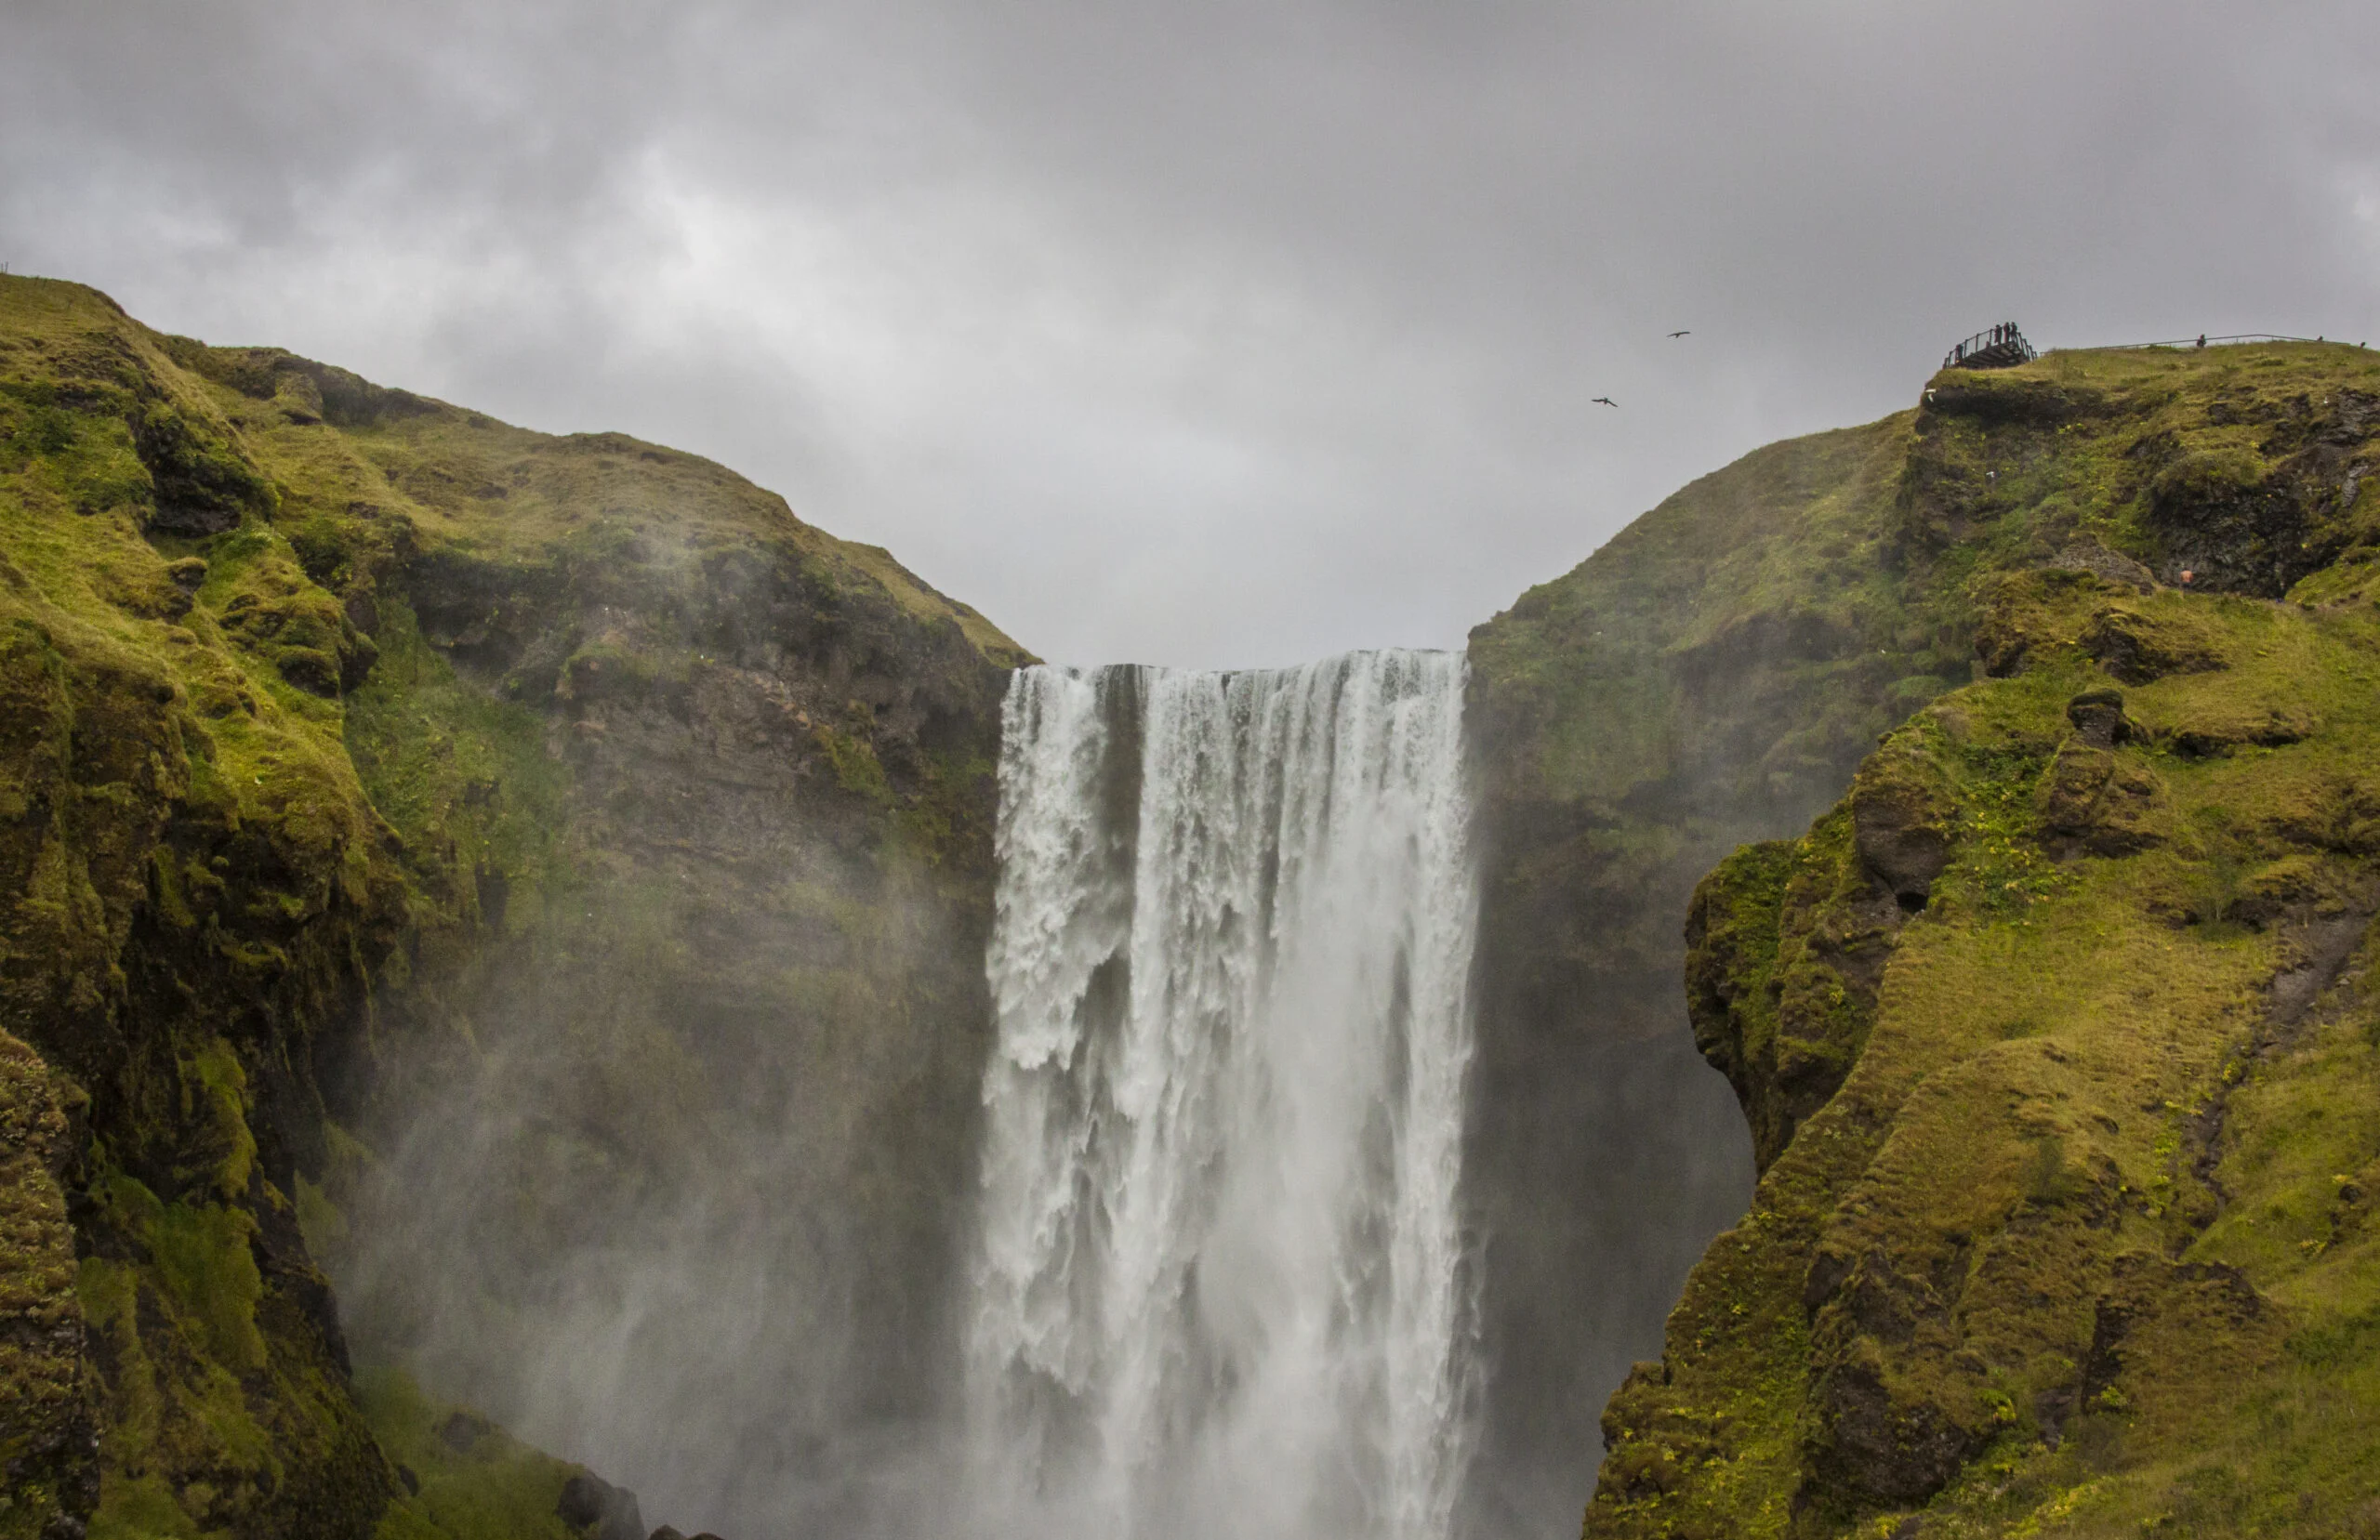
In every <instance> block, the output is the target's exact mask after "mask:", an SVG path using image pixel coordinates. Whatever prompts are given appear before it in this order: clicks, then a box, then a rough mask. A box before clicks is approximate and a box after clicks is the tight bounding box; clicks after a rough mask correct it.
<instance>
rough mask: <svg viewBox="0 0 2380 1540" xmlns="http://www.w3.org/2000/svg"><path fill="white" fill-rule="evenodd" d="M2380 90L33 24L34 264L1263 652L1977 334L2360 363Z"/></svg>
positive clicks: (1828, 410) (1422, 587)
mask: <svg viewBox="0 0 2380 1540" xmlns="http://www.w3.org/2000/svg"><path fill="white" fill-rule="evenodd" d="M2375 75H2380V17H2375V16H2374V15H2373V13H2371V11H2370V8H2369V7H2351V6H2347V5H2330V4H2307V5H2303V6H2294V7H2286V8H2258V9H2256V10H2253V11H2252V10H2250V9H2248V8H2246V7H2226V6H2221V5H2215V4H2199V5H2185V4H2167V3H2151V0H2137V3H2126V4H2097V5H2081V6H2076V5H2051V4H2016V5H2003V6H1998V7H1986V8H1981V9H1978V8H1976V7H1949V6H1945V5H1933V4H1919V5H1884V4H1881V3H1875V0H1863V3H1853V0H1821V3H1813V4H1805V5H1798V6H1792V7H1781V6H1774V5H1752V4H1731V5H1716V4H1711V5H1684V6H1665V7H1635V6H1617V5H1606V6H1589V5H1568V6H1555V5H1549V4H1539V3H1525V0H1482V3H1474V4H1471V5H1466V6H1462V7H1452V6H1445V5H1435V6H1424V5H1420V4H1414V3H1410V0H1373V3H1370V4H1361V5H1358V4H1355V3H1352V0H1328V3H1321V4H1310V5H1304V6H1300V7H1280V6H1277V5H1273V6H1265V5H1257V4H1253V3H1250V0H1214V3H1209V4H1204V5H1199V6H1190V7H1185V6H1180V5H1171V6H1168V5H1157V4H1154V3H1146V0H1134V3H1125V4H1116V3H1110V4H1105V5H1091V4H1086V3H1081V0H1017V3H1013V4H1005V5H1001V6H997V7H969V6H960V5H957V4H951V3H949V0H873V3H870V4H859V3H857V0H830V3H825V4H816V5H811V6H804V7H780V6H769V5H761V4H757V3H755V4H750V5H743V4H727V3H713V4H693V5H679V6H671V7H658V6H643V7H641V6H629V5H625V4H572V5H565V4H560V3H552V0H522V3H516V4H511V5H506V6H499V7H489V6H467V5H462V4H454V3H447V0H434V3H417V4H412V5H407V6H403V7H387V6H381V7H366V6H362V5H356V4H328V5H323V6H317V7H307V8H304V9H299V8H298V7H284V6H269V5H264V4H258V3H249V4H236V3H234V4H218V5H214V6H209V7H186V6H176V5H169V4H164V3H161V0H160V3H148V4H132V3H123V0H84V3H71V0H18V3H17V4H15V5H13V6H11V7H8V8H7V11H6V13H5V14H0V259H7V260H8V261H10V262H12V263H13V264H14V265H15V266H16V267H17V268H18V270H36V271H46V272H51V273H55V274H58V275H60V276H68V277H74V278H79V279H83V280H86V281H87V282H91V283H97V284H99V285H100V286H101V287H104V288H106V289H108V290H110V291H111V292H112V293H113V294H114V295H115V296H117V297H118V298H119V299H120V300H122V301H123V302H124V303H125V304H126V306H127V307H128V308H130V309H132V310H133V311H134V312H135V313H136V314H139V315H140V316H142V317H143V318H144V319H146V320H148V321H150V322H152V323H153V324H157V325H161V326H165V327H167V328H170V329H175V330H180V331H186V332H191V333H193V334H195V335H199V336H206V337H208V338H209V339H211V340H218V341H272V342H278V343H282V344H284V345H286V346H289V347H293V348H296V349H299V350H301V351H304V352H308V353H311V354H314V355H316V356H320V357H324V358H328V359H332V360H335V361H337V362H342V363H345V364H347V365H349V366H350V367H354V368H357V369H359V370H361V371H363V372H364V373H366V374H369V375H374V376H375V377H378V378H382V379H386V380H389V381H391V382H394V383H399V384H403V385H407V386H410V387H413V388H419V389H423V390H427V391H430V392H431V393H434V394H438V395H443V396H445V397H448V398H450V399H453V400H457V401H468V402H469V403H470V404H472V405H475V406H479V407H482V408H483V409H485V410H489V411H493V412H496V413H497V414H499V415H505V416H508V417H510V418H513V419H515V420H518V421H522V422H524V423H528V424H530V425H532V426H536V427H540V428H552V429H575V428H622V429H626V430H628V431H631V432H635V433H639V434H642V435H644V436H646V437H650V438H655V439H660V440H664V441H668V442H672V443H676V444H680V445H682V446H684V447H686V448H690V449H694V450H696V451H698V452H701V453H704V454H711V455H713V456H715V457H717V458H719V459H721V460H723V461H725V462H726V463H728V464H730V465H732V466H734V467H736V468H738V469H740V470H743V471H745V472H746V473H747V474H749V475H751V476H753V477H754V478H755V479H756V480H760V481H762V482H763V483H765V484H768V485H771V486H774V487H775V488H777V489H779V490H781V491H783V492H785V493H786V494H787V496H788V497H789V498H790V499H791V500H792V501H793V502H794V504H795V506H796V507H797V508H798V509H799V510H800V511H801V512H803V513H804V514H805V515H806V516H808V517H810V518H812V519H813V520H816V521H817V522H819V523H821V524H823V525H825V526H826V527H827V528H829V529H832V530H834V531H836V532H837V533H841V534H845V535H849V536H852V537H854V538H860V539H866V540H872V541H879V542H881V543H884V544H886V545H889V546H892V547H893V549H894V550H895V551H896V552H897V553H898V554H899V555H900V556H901V557H902V558H903V559H905V560H906V561H907V562H909V563H910V564H911V565H912V566H913V567H915V568H916V569H917V570H918V571H919V572H920V573H922V574H923V575H925V576H926V577H927V578H928V579H929V580H931V581H932V582H934V583H935V584H937V585H938V586H942V587H944V588H945V589H947V590H948V591H950V592H952V593H955V594H958V595H959V596H961V597H963V598H965V599H969V600H971V601H972V602H974V603H976V604H978V605H980V606H981V607H983V608H984V609H985V611H987V612H989V613H991V614H992V615H994V616H995V617H996V618H997V619H998V620H999V621H1001V622H1002V623H1003V624H1004V625H1007V626H1008V627H1009V628H1010V629H1011V630H1012V631H1013V632H1014V633H1015V634H1016V635H1017V636H1018V637H1019V638H1021V639H1023V640H1025V642H1026V643H1027V644H1028V645H1031V646H1033V647H1035V648H1037V649H1038V650H1040V651H1042V652H1047V653H1049V654H1051V655H1053V656H1061V657H1067V658H1074V659H1080V660H1086V661H1088V660H1094V659H1103V658H1113V657H1135V658H1144V659H1151V660H1155V661H1163V662H1173V663H1192V664H1209V665H1238V664H1250V663H1273V662H1284V661H1289V660H1291V659H1294V658H1297V657H1300V656H1304V655H1309V654H1313V653H1316V652H1324V651H1329V650H1333V649H1338V648H1343V647H1349V646H1358V645H1366V644H1375V643H1387V642H1420V643H1439V644H1448V643H1453V642H1456V641H1458V640H1459V639H1460V638H1461V634H1462V631H1463V629H1464V628H1465V627H1466V626H1467V625H1469V624H1471V623H1472V622H1474V621H1475V620H1478V619H1480V618H1483V617H1484V616H1485V615H1487V614H1488V612H1492V611H1493V610H1495V609H1497V608H1499V607H1501V605H1503V604H1504V603H1506V602H1508V601H1509V600H1510V599H1511V597H1512V596H1513V595H1514V593H1516V592H1517V591H1518V590H1519V589H1520V588H1521V587H1523V586H1526V585H1527V584H1528V583H1530V582H1534V581H1538V580H1541V579H1543V578H1545V577H1548V576H1551V575H1553V574H1554V573H1556V572H1558V571H1560V570H1562V569H1564V568H1566V567H1567V566H1568V565H1569V564H1570V563H1571V562H1573V561H1575V560H1577V559H1579V558H1580V557H1582V556H1583V555H1585V554H1586V553H1587V552H1588V551H1589V550H1591V549H1592V548H1593V546H1595V545H1596V544H1598V543H1599V542H1600V541H1602V540H1603V539H1604V538H1606V537H1607V536H1608V535H1609V534H1610V533H1611V532H1612V531H1614V530H1615V529H1617V528H1618V527H1619V526H1620V525H1621V524H1622V523H1624V522H1625V521H1626V520H1628V519H1629V518H1631V517H1633V515H1634V514H1635V513H1636V512H1639V511H1641V510H1642V509H1643V508H1644V507H1647V506H1649V505H1650V504H1651V503H1652V502H1653V501H1655V500H1657V499H1658V498H1659V496H1660V495H1661V494H1664V493H1666V492H1667V491H1668V490H1670V489H1671V488H1672V487H1673V486H1675V485H1677V484H1678V483H1680V482H1682V481H1683V480H1686V479H1688V478H1690V477H1691V476H1693V475H1696V474H1699V473H1700V472H1701V471H1703V470H1707V469H1710V468H1712V467H1715V466H1716V465H1717V464H1719V463H1721V462H1722V461H1724V460H1725V459H1726V458H1728V457H1730V456H1732V455H1733V454H1738V453H1740V452H1742V451H1743V450H1746V449H1749V448H1751V447H1752V446H1754V445H1756V444H1758V443H1760V442H1763V441H1766V440H1768V439H1771V438H1775V437H1778V436H1780V435H1782V434H1786V433H1791V432H1798V431H1804V430H1807V429H1811V428H1820V427H1825V426H1830V425H1833V424H1838V423H1845V422H1851V421H1858V420H1863V419H1865V418H1868V417H1872V416H1874V415H1879V414H1881V413H1883V412H1885V411H1888V410H1891V409H1892V408H1893V407H1895V406H1897V405H1899V404H1901V403H1903V402H1905V401H1907V400H1908V399H1909V398H1910V397H1911V394H1912V393H1913V392H1914V390H1915V388H1916V387H1917V385H1918V383H1919V381H1920V380H1921V379H1922V378H1923V376H1924V374H1925V373H1926V372H1927V371H1928V370H1929V368H1930V367H1931V365H1932V363H1933V362H1934V361H1935V360H1936V359H1937V357H1938V356H1939V354H1940V351H1941V349H1943V348H1944V347H1945V346H1947V345H1948V343H1949V342H1950V341H1951V340H1953V339H1954V338H1955V337H1956V336H1960V335H1963V334H1964V333H1965V332H1968V331H1971V330H1974V329H1976V328H1977V327H1979V326H1981V325H1984V324H1987V323H1989V322H1991V321H1994V320H1998V319H2003V318H2004V317H2007V316H2011V315H2013V316H2016V317H2017V318H2019V319H2021V320H2023V321H2024V322H2025V323H2026V325H2027V327H2028V330H2029V331H2030V332H2032V333H2033V334H2035V335H2036V336H2038V337H2039V338H2040V339H2041V340H2043V341H2044V342H2048V343H2069V344H2071V343H2084V342H2095V341H2110V340H2125V339H2130V338H2140V337H2148V336H2171V335H2180V334H2184V333H2195V332H2198V331H2201V330H2208V331H2215V332H2225V331H2232V330H2278V331H2291V332H2299V331H2302V332H2308V333H2313V332H2320V333H2325V334H2327V335H2331V336H2341V335H2346V336H2354V337H2358V338H2360V337H2362V336H2367V335H2370V334H2373V333H2380V324H2375V322H2380V285H2375V283H2374V281H2373V274H2374V273H2375V272H2376V271H2380V261H2376V260H2375V259H2380V148H2375V147H2380V134H2375V129H2380V123H2375V117H2380V90H2375V89H2374V86H2380V80H2375V78H2374V77H2375ZM1679 326H1689V327H1692V328H1693V329H1694V333H1695V335H1694V336H1692V337H1690V338H1687V339H1686V340H1685V341H1683V342H1678V343H1672V342H1670V341H1668V340H1667V339H1666V338H1665V337H1664V336H1662V335H1661V334H1663V333H1665V332H1667V331H1669V330H1671V329H1673V328H1674V327H1679ZM1607 393H1608V394H1610V395H1613V396H1615V397H1617V398H1618V399H1619V400H1620V401H1621V402H1622V407H1621V410H1620V411H1619V412H1617V413H1613V412H1610V411H1608V410H1607V409H1602V408H1595V407H1592V406H1591V405H1590V404H1589V398H1591V397H1593V396H1596V395H1601V394H1607Z"/></svg>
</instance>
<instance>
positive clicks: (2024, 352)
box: [1942, 321, 2038, 369]
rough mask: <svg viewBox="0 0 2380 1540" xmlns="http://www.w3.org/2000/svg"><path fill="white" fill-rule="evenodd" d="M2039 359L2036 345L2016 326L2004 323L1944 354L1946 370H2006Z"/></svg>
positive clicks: (1970, 338) (2010, 322)
mask: <svg viewBox="0 0 2380 1540" xmlns="http://www.w3.org/2000/svg"><path fill="white" fill-rule="evenodd" d="M2037 356H2038V355H2037V354H2035V353H2034V351H2033V345H2032V344H2031V343H2030V342H2027V341H2026V340H2025V334H2024V333H2023V332H2021V331H2018V330H2017V329H2016V322H2013V321H2003V322H2001V323H2000V324H1999V325H1997V326H1994V327H1992V328H1991V329H1990V330H1989V331H1982V332H1977V333H1976V335H1975V336H1971V337H1969V338H1967V339H1966V340H1965V341H1964V342H1962V343H1960V344H1959V345H1958V346H1957V347H1955V348H1953V349H1950V351H1949V352H1948V353H1946V354H1944V355H1943V357H1942V367H1943V368H1945V369H1958V368H1973V367H1983V368H2004V367H2007V366H2009V365H2012V364H2017V363H2030V362H2032V361H2033V360H2034V359H2035V358H2036V357H2037Z"/></svg>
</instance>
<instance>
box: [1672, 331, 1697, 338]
mask: <svg viewBox="0 0 2380 1540" xmlns="http://www.w3.org/2000/svg"><path fill="white" fill-rule="evenodd" d="M1693 335H1694V334H1693V333H1692V332H1672V333H1671V334H1670V336H1673V337H1677V336H1693Z"/></svg>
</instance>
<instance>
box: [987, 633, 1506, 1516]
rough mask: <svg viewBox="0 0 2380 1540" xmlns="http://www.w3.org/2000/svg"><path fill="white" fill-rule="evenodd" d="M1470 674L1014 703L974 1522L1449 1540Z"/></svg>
mask: <svg viewBox="0 0 2380 1540" xmlns="http://www.w3.org/2000/svg"><path fill="white" fill-rule="evenodd" d="M1463 681H1464V664H1463V660H1462V658H1461V655H1460V654H1459V653H1437V652H1362V653H1355V654H1351V655H1348V656H1345V657H1340V658H1333V659H1329V660H1328V661H1325V662H1322V663H1316V664H1313V665H1307V666H1305V667H1302V668H1295V669H1284V670H1277V671H1264V672H1247V673H1233V674H1209V673H1185V672H1171V671H1167V670H1160V669H1153V668H1140V667H1114V668H1105V669H1100V670H1096V671H1091V672H1078V671H1074V670H1070V669H1063V668H1051V667H1039V668H1031V669H1026V670H1024V671H1022V672H1020V673H1019V674H1018V675H1017V676H1016V677H1015V679H1014V681H1013V683H1012V687H1011V689H1010V691H1009V695H1008V700H1007V704H1006V710H1005V717H1004V729H1005V731H1004V734H1003V739H1002V749H1001V758H1000V767H999V791H1000V810H999V823H998V836H997V842H998V859H999V863H1000V866H999V885H998V910H997V918H996V921H995V930H994V936H993V940H992V945H991V952H990V962H989V967H990V974H991V985H992V990H993V994H994V999H995V1002H996V1007H997V1010H998V1046H997V1048H996V1050H995V1053H994V1056H993V1060H992V1063H991V1065H990V1067H989V1071H988V1073H987V1076H986V1080H985V1103H986V1107H985V1111H986V1117H985V1147H984V1156H983V1161H984V1164H983V1186H982V1192H981V1202H982V1205H983V1206H982V1211H981V1227H980V1235H979V1240H978V1245H977V1251H976V1256H975V1260H974V1264H973V1266H974V1272H973V1275H972V1280H971V1286H972V1299H971V1301H970V1304H969V1310H970V1312H971V1313H970V1317H969V1328H968V1354H969V1362H968V1391H967V1394H968V1409H969V1418H970V1440H971V1451H972V1467H971V1469H972V1477H971V1485H972V1494H973V1503H972V1506H973V1507H974V1508H975V1510H976V1512H977V1513H978V1514H979V1515H980V1516H981V1517H982V1519H983V1520H984V1521H985V1522H986V1523H987V1524H991V1525H994V1526H997V1527H1000V1528H1008V1527H1011V1526H1013V1527H1014V1528H1015V1529H1017V1530H1020V1531H1030V1532H1031V1533H1038V1534H1056V1535H1060V1536H1063V1537H1066V1540H1075V1537H1082V1540H1089V1537H1091V1536H1099V1537H1102V1540H1106V1537H1118V1540H1125V1537H1130V1540H1140V1537H1148V1540H1222V1537H1225V1536H1228V1537H1232V1540H1273V1537H1282V1540H1287V1537H1289V1536H1300V1537H1311V1540H1336V1537H1341V1536H1346V1537H1353V1536H1356V1535H1364V1536H1383V1537H1388V1540H1444V1537H1445V1536H1446V1535H1447V1533H1448V1529H1449V1526H1450V1522H1451V1517H1452V1513H1453V1509H1454V1505H1455V1499H1456V1494H1457V1490H1458V1488H1459V1486H1460V1485H1461V1479H1462V1473H1463V1469H1464V1468H1465V1465H1466V1463H1467V1461H1468V1458H1469V1455H1470V1452H1471V1448H1472V1444H1473V1425H1474V1421H1475V1415H1474V1412H1475V1402H1476V1401H1477V1386H1476V1384H1475V1379H1476V1368H1475V1363H1474V1353H1473V1350H1472V1339H1473V1336H1474V1302H1473V1294H1474V1288H1473V1273H1474V1268H1473V1266H1472V1265H1471V1262H1470V1260H1469V1259H1468V1258H1467V1257H1466V1254H1465V1244H1464V1239H1463V1235H1462V1232H1461V1224H1460V1215H1459V1210H1458V1207H1457V1202H1458V1192H1457V1188H1458V1182H1459V1178H1460V1176H1461V1135H1462V1111H1463V1109H1462V1097H1463V1083H1464V1077H1465V1070H1466V1067H1467V1065H1468V1061H1469V1059H1470V1054H1471V1021H1470V1017H1469V1011H1468V1007H1467V1002H1466V998H1465V991H1466V975H1467V971H1468V969H1469V967H1470V965H1471V953H1472V942H1473V936H1474V928H1475V916H1476V908H1477V902H1476V892H1475V878H1474V871H1473V865H1472V859H1471V850H1470V805H1469V796H1468V788H1467V785H1466V782H1465V775H1464V767H1463V752H1462V733H1461V711H1462V693H1463Z"/></svg>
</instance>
